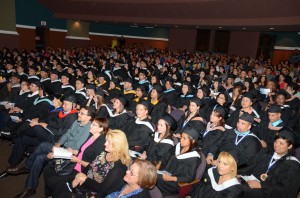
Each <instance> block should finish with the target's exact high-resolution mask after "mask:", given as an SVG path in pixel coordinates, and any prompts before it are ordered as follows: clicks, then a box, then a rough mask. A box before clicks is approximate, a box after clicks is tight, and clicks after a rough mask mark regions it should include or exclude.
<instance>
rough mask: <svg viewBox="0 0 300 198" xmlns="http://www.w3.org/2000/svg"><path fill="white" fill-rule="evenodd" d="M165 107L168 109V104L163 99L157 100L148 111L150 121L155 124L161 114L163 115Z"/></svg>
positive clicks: (165, 110)
mask: <svg viewBox="0 0 300 198" xmlns="http://www.w3.org/2000/svg"><path fill="white" fill-rule="evenodd" d="M167 109H168V105H167V103H165V102H163V101H161V102H158V103H157V104H156V105H154V106H153V108H152V110H151V112H150V116H151V120H152V122H153V123H154V124H157V122H158V120H159V119H160V118H162V117H163V115H165V113H166V112H167Z"/></svg>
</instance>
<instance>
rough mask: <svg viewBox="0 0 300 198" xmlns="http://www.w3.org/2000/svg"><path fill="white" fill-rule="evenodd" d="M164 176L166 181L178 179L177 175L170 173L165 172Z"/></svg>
mask: <svg viewBox="0 0 300 198" xmlns="http://www.w3.org/2000/svg"><path fill="white" fill-rule="evenodd" d="M162 178H163V180H164V181H176V180H177V179H176V177H174V176H171V175H168V174H163V175H162Z"/></svg>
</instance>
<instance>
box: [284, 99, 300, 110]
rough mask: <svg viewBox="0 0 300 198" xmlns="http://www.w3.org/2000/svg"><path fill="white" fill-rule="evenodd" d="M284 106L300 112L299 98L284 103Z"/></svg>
mask: <svg viewBox="0 0 300 198" xmlns="http://www.w3.org/2000/svg"><path fill="white" fill-rule="evenodd" d="M286 104H287V105H289V106H290V107H291V108H292V109H293V110H295V111H296V112H299V110H300V100H299V98H294V99H293V100H291V101H288V102H286Z"/></svg>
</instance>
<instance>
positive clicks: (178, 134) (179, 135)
mask: <svg viewBox="0 0 300 198" xmlns="http://www.w3.org/2000/svg"><path fill="white" fill-rule="evenodd" d="M173 136H174V137H176V138H181V134H180V133H175V134H173Z"/></svg>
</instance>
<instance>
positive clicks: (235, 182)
mask: <svg viewBox="0 0 300 198" xmlns="http://www.w3.org/2000/svg"><path fill="white" fill-rule="evenodd" d="M215 168H216V167H211V168H210V169H208V176H209V178H210V181H211V186H212V188H213V189H214V190H215V191H222V190H225V189H226V188H229V187H231V186H235V185H240V183H239V181H238V180H237V179H236V178H232V179H230V180H227V181H225V182H223V183H222V184H220V185H219V184H218V183H217V182H216V180H215V177H214V173H213V169H215Z"/></svg>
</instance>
